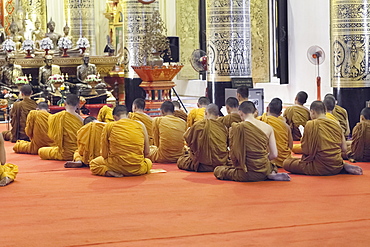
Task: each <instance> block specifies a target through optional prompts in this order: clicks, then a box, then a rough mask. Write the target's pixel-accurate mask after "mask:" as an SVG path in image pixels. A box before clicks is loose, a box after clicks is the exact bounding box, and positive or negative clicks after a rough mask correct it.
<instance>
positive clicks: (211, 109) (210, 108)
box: [206, 104, 219, 117]
mask: <svg viewBox="0 0 370 247" xmlns="http://www.w3.org/2000/svg"><path fill="white" fill-rule="evenodd" d="M218 111H219V109H218V106H217V105H216V104H209V105H207V107H206V112H207V114H209V115H213V116H216V117H217V116H218Z"/></svg>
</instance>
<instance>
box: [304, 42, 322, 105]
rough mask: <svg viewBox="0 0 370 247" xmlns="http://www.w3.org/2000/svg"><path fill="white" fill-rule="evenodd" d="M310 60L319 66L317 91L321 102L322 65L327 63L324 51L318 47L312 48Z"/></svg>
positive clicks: (309, 55)
mask: <svg viewBox="0 0 370 247" xmlns="http://www.w3.org/2000/svg"><path fill="white" fill-rule="evenodd" d="M307 57H308V60H309V61H310V62H311V63H312V64H313V65H316V66H317V77H316V87H317V88H316V89H317V100H321V77H320V64H322V63H323V62H324V61H325V52H324V50H323V49H322V48H321V47H320V46H317V45H314V46H311V47H310V48H308V51H307Z"/></svg>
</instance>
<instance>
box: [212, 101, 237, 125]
mask: <svg viewBox="0 0 370 247" xmlns="http://www.w3.org/2000/svg"><path fill="white" fill-rule="evenodd" d="M238 107H239V102H238V100H237V99H236V98H235V97H229V98H228V99H227V100H226V111H227V114H228V115H226V116H224V117H219V118H218V119H217V120H218V121H219V122H221V123H223V124H224V125H225V126H226V128H228V129H229V128H230V127H231V124H232V123H239V122H241V121H242V119H241V118H240V115H239V112H238Z"/></svg>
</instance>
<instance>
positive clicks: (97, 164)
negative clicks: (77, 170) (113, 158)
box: [90, 156, 109, 176]
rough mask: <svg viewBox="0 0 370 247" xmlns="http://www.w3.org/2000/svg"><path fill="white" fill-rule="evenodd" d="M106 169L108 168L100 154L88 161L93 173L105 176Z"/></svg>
mask: <svg viewBox="0 0 370 247" xmlns="http://www.w3.org/2000/svg"><path fill="white" fill-rule="evenodd" d="M108 170H109V168H108V167H107V165H106V162H105V159H104V158H103V157H102V156H99V157H96V158H95V159H93V160H92V161H91V162H90V171H91V173H92V174H93V175H98V176H105V173H106V172H107V171H108Z"/></svg>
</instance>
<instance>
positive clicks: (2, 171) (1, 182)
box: [0, 135, 18, 186]
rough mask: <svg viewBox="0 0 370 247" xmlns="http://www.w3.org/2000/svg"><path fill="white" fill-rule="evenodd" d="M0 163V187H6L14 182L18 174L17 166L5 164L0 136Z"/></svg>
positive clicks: (2, 141)
mask: <svg viewBox="0 0 370 247" xmlns="http://www.w3.org/2000/svg"><path fill="white" fill-rule="evenodd" d="M0 162H1V164H0V186H6V185H8V184H10V183H11V182H13V181H14V179H15V177H16V176H17V173H18V166H16V165H13V164H9V163H5V162H6V153H5V146H4V138H3V136H2V135H0Z"/></svg>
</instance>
